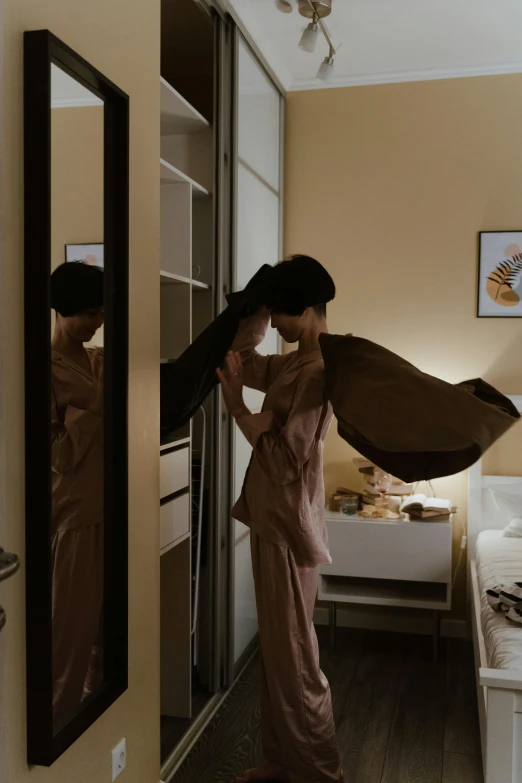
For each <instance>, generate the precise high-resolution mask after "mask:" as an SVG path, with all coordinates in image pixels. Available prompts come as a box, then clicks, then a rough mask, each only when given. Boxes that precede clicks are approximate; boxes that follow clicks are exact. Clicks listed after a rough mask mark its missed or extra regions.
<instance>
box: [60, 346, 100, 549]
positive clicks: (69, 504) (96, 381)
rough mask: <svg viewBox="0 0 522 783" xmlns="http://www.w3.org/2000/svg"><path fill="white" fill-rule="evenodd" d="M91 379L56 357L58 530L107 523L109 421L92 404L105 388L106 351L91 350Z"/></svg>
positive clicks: (62, 357) (85, 373)
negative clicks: (105, 438)
mask: <svg viewBox="0 0 522 783" xmlns="http://www.w3.org/2000/svg"><path fill="white" fill-rule="evenodd" d="M86 350H87V355H88V356H89V360H90V362H91V374H89V373H87V372H86V371H85V370H84V369H83V367H80V366H79V365H78V364H76V362H74V361H72V360H71V359H69V358H68V357H67V356H65V355H64V354H62V353H60V352H58V351H54V350H53V351H52V353H51V379H52V390H51V394H52V397H51V435H52V506H53V511H52V527H53V531H52V532H53V534H54V533H57V532H58V531H63V530H74V529H76V528H84V527H90V526H91V525H95V524H99V523H101V522H103V486H104V481H103V477H104V470H103V456H104V454H103V419H102V416H101V415H100V414H97V413H92V412H91V411H90V410H89V403H90V401H91V400H92V399H93V396H94V395H95V394H96V391H97V389H99V388H100V387H101V386H102V385H103V348H88V349H86Z"/></svg>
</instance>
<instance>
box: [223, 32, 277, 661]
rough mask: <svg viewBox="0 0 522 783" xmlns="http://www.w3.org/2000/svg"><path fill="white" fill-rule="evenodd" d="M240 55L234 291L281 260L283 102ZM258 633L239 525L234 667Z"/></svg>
mask: <svg viewBox="0 0 522 783" xmlns="http://www.w3.org/2000/svg"><path fill="white" fill-rule="evenodd" d="M236 45H237V49H236V64H237V68H236V177H235V237H234V239H235V243H234V244H235V253H234V255H235V263H234V275H233V277H234V288H235V290H241V289H242V288H244V287H245V285H246V284H247V282H248V281H249V280H250V278H251V277H252V276H253V275H254V274H255V273H256V272H257V270H258V269H259V268H260V267H261V266H262V265H263V264H266V263H269V264H274V263H276V261H278V260H279V259H280V255H281V147H282V113H283V107H284V102H283V99H282V97H281V94H280V93H279V91H278V90H277V89H276V87H275V86H274V84H273V82H272V81H271V80H270V78H269V76H268V75H267V73H266V71H265V70H264V68H263V67H262V65H261V64H260V63H259V61H258V60H257V58H256V57H255V55H254V54H253V52H252V51H251V50H250V48H249V47H248V45H247V44H246V43H245V42H244V40H243V39H242V38H241V37H240V36H239V35H238V36H237V44H236ZM258 350H259V351H260V353H263V354H268V353H277V352H278V351H279V339H278V335H277V332H276V331H275V330H273V329H270V330H269V332H268V334H267V336H266V338H265V340H264V342H263V343H262V344H261V346H260V347H259V349H258ZM245 402H246V404H247V405H248V407H249V408H250V410H251V411H252V412H254V413H256V412H258V411H260V410H261V406H262V404H263V395H262V394H260V393H259V392H255V391H252V390H250V389H247V390H245ZM250 452H251V449H250V446H249V444H248V442H247V441H246V439H245V438H244V437H243V435H242V434H241V432H240V431H239V430H238V428H237V427H234V442H233V453H234V473H233V495H234V498H233V499H234V500H235V499H236V498H237V497H238V495H239V493H240V491H241V487H242V484H243V480H244V477H245V472H246V468H247V465H248V462H249V459H250ZM256 633H257V614H256V608H255V598H254V585H253V579H252V565H251V560H250V536H249V531H248V529H247V528H246V527H245V526H244V525H243V524H241V523H240V522H236V523H235V558H234V661H235V662H236V663H237V662H238V661H240V659H241V656H242V655H243V654H244V653H245V651H246V650H247V649H248V646H249V644H250V642H251V641H252V640H253V639H254V637H255V635H256Z"/></svg>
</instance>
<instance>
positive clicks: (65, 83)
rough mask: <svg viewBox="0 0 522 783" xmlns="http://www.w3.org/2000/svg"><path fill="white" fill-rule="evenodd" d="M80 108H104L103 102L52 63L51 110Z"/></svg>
mask: <svg viewBox="0 0 522 783" xmlns="http://www.w3.org/2000/svg"><path fill="white" fill-rule="evenodd" d="M79 106H103V101H101V100H100V98H98V97H97V96H96V95H94V93H92V92H90V91H89V90H88V89H87V88H86V87H84V86H83V85H82V84H80V82H77V81H76V79H73V78H72V76H69V74H67V73H65V71H62V70H61V68H58V67H57V66H56V65H55V64H54V63H52V64H51V108H53V109H64V108H71V107H79Z"/></svg>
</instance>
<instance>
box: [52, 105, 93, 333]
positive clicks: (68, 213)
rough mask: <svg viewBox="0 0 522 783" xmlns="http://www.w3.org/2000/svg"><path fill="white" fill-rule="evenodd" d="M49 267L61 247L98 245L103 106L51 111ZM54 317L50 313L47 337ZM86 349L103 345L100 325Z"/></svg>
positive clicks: (59, 261) (58, 261) (60, 260)
mask: <svg viewBox="0 0 522 783" xmlns="http://www.w3.org/2000/svg"><path fill="white" fill-rule="evenodd" d="M51 161H52V175H51V268H52V269H56V267H57V266H59V265H60V264H63V262H64V261H65V245H73V244H74V245H77V244H98V243H103V106H81V107H63V108H59V109H53V111H52V112H51ZM54 324H55V313H54V311H52V312H51V335H52V334H53V332H54ZM90 345H103V327H102V328H101V329H100V330H99V331H98V332H96V335H95V336H94V338H93V340H92V342H91V343H90Z"/></svg>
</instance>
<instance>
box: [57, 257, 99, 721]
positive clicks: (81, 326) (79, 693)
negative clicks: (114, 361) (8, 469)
mask: <svg viewBox="0 0 522 783" xmlns="http://www.w3.org/2000/svg"><path fill="white" fill-rule="evenodd" d="M51 306H52V308H53V309H54V310H55V311H56V326H55V330H54V335H53V339H52V352H51V356H52V398H51V418H52V421H51V429H52V525H53V529H52V591H53V710H54V716H55V719H56V720H63V719H65V718H66V717H67V715H68V714H69V713H70V712H71V711H74V710H75V708H77V707H78V706H79V704H80V703H81V702H82V700H83V699H85V698H86V697H87V696H88V695H89V694H90V693H91V692H92V691H93V690H95V689H96V688H97V687H98V686H99V685H101V683H102V681H103V671H102V666H103V663H102V659H103V651H102V606H103V476H104V470H103V349H102V348H97V347H95V348H86V347H85V343H89V342H90V341H91V340H92V338H93V337H94V334H95V333H96V331H97V330H98V329H99V328H100V327H101V326H102V325H103V270H102V269H100V268H99V267H95V266H89V265H87V264H83V263H81V262H75V263H66V264H62V265H61V266H59V267H58V268H57V269H56V270H55V271H54V272H53V274H52V276H51Z"/></svg>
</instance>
